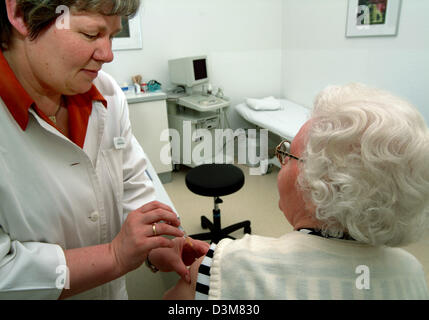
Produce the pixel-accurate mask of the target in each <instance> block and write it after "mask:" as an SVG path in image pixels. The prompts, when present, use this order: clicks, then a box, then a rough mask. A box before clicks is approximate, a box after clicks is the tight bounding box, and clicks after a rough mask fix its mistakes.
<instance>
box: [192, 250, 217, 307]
mask: <svg viewBox="0 0 429 320" xmlns="http://www.w3.org/2000/svg"><path fill="white" fill-rule="evenodd" d="M215 249H216V243H212V244H211V245H210V249H209V251H207V254H206V256H205V257H204V259H203V261H202V262H201V265H200V268H199V269H198V277H197V286H196V287H195V300H208V298H209V289H210V268H211V266H212V261H213V253H214V251H215Z"/></svg>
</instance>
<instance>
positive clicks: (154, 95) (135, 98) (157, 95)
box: [125, 91, 167, 103]
mask: <svg viewBox="0 0 429 320" xmlns="http://www.w3.org/2000/svg"><path fill="white" fill-rule="evenodd" d="M125 97H126V98H127V101H128V103H138V102H147V101H156V100H166V99H167V94H166V93H165V92H162V91H156V92H145V93H139V94H135V93H129V94H125Z"/></svg>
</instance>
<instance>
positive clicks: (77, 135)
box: [0, 50, 107, 148]
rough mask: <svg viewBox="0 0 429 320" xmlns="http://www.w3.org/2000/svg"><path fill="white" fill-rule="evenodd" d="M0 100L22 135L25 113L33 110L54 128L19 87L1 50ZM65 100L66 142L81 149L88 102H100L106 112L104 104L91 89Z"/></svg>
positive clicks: (105, 102)
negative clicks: (67, 136) (67, 130)
mask: <svg viewBox="0 0 429 320" xmlns="http://www.w3.org/2000/svg"><path fill="white" fill-rule="evenodd" d="M0 97H1V98H2V100H3V101H4V103H5V105H6V106H7V108H8V109H9V112H10V113H11V114H12V116H13V118H14V119H15V121H16V122H17V123H18V125H19V126H20V127H21V129H22V130H24V131H25V129H26V128H27V125H28V118H29V112H28V110H29V109H30V108H31V107H33V109H34V110H35V111H36V112H37V114H38V115H39V116H40V117H41V118H42V119H43V120H45V121H46V122H48V123H49V124H50V125H52V126H53V127H55V128H56V126H55V124H54V123H53V122H52V121H51V120H49V118H48V117H47V116H46V115H45V114H44V113H43V111H42V110H40V109H39V108H38V107H37V105H36V103H35V102H34V100H33V99H32V98H31V97H30V96H29V94H28V93H27V92H26V91H25V89H24V88H23V87H22V85H21V84H20V82H19V80H18V79H17V78H16V76H15V74H14V73H13V71H12V69H11V68H10V66H9V64H8V62H7V60H6V59H5V57H4V56H3V52H2V51H1V50H0ZM65 98H66V106H67V110H68V125H69V139H70V140H71V141H73V142H74V143H75V144H77V145H78V146H79V147H81V148H83V145H84V143H85V136H86V130H87V127H88V121H89V116H90V115H91V111H92V102H93V101H94V100H95V101H101V102H102V103H103V105H104V106H105V107H106V108H107V101H106V100H105V99H104V97H103V96H102V95H101V93H100V92H99V91H98V89H97V88H96V87H95V86H94V85H92V86H91V89H90V90H89V91H88V92H86V93H83V94H78V95H74V96H65ZM57 129H58V128H57ZM58 131H59V130H58Z"/></svg>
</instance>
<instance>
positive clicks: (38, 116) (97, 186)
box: [0, 0, 207, 299]
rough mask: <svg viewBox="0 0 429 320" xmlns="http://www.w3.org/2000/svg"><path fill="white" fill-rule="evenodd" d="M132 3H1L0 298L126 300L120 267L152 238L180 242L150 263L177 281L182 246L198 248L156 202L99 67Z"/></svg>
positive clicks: (122, 102) (146, 253)
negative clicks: (189, 244)
mask: <svg viewBox="0 0 429 320" xmlns="http://www.w3.org/2000/svg"><path fill="white" fill-rule="evenodd" d="M138 6H139V1H138V0H127V1H119V0H118V1H102V0H92V1H35V0H6V1H2V2H0V41H1V51H0V74H1V77H0V97H1V99H0V176H1V179H0V298H7V299H20V298H30V299H45V298H46V299H56V298H67V297H70V296H74V297H76V298H85V299H89V298H95V299H125V298H127V293H126V288H125V277H123V276H124V275H125V274H126V273H127V272H129V271H131V270H133V269H135V268H137V267H139V266H140V265H141V264H142V263H143V262H144V261H145V260H148V261H150V255H151V254H152V253H153V252H156V250H157V249H159V248H164V247H172V246H173V245H174V246H175V247H176V248H179V250H176V251H168V252H167V253H166V255H164V254H162V258H163V259H162V261H161V262H158V263H155V264H151V265H150V266H151V267H152V269H155V268H156V269H161V270H162V271H172V270H174V271H176V272H178V273H179V274H180V275H181V276H182V277H183V278H184V279H185V280H189V274H188V270H187V268H186V266H185V264H184V262H183V261H182V256H183V257H184V258H185V260H186V261H192V260H193V258H196V257H199V256H201V255H202V254H204V253H205V252H206V250H207V246H206V244H204V243H202V242H199V241H193V248H189V247H187V246H185V245H184V244H183V243H184V241H183V239H182V238H181V237H182V236H183V233H182V231H180V230H179V229H178V228H177V227H178V226H179V220H178V219H177V217H176V214H175V213H174V212H173V211H172V210H171V208H169V207H168V206H166V205H164V204H162V203H159V202H157V201H155V200H156V199H155V192H154V188H153V184H152V182H151V180H150V179H149V178H148V176H147V175H146V173H145V170H146V159H145V154H144V152H143V150H142V148H141V147H140V145H139V144H138V143H137V141H136V139H135V138H134V136H133V135H132V132H131V126H130V121H129V118H128V106H127V103H126V99H125V97H124V95H123V93H122V92H121V90H120V88H119V87H118V85H117V84H116V83H115V81H114V80H113V79H112V78H111V77H110V76H108V75H107V74H105V73H104V72H102V71H101V70H100V69H101V67H102V65H103V64H104V63H108V62H111V61H112V60H113V53H112V48H111V45H112V42H111V40H112V37H113V36H114V34H115V33H117V32H119V31H120V29H121V16H129V15H133V14H134V13H135V12H136V11H137V9H138ZM58 8H59V9H61V10H57V9H58ZM163 235H171V236H175V237H179V238H177V239H175V240H170V239H167V238H165V237H162V236H163ZM163 252H164V251H163ZM147 258H149V259H147ZM157 261H159V259H158V260H157Z"/></svg>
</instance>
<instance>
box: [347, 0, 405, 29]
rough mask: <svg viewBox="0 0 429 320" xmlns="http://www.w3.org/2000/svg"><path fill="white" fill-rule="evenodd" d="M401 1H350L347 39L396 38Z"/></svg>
mask: <svg viewBox="0 0 429 320" xmlns="http://www.w3.org/2000/svg"><path fill="white" fill-rule="evenodd" d="M400 10H401V0H349V5H348V11H347V24H346V37H371V36H396V35H397V32H398V25H399V15H400Z"/></svg>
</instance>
